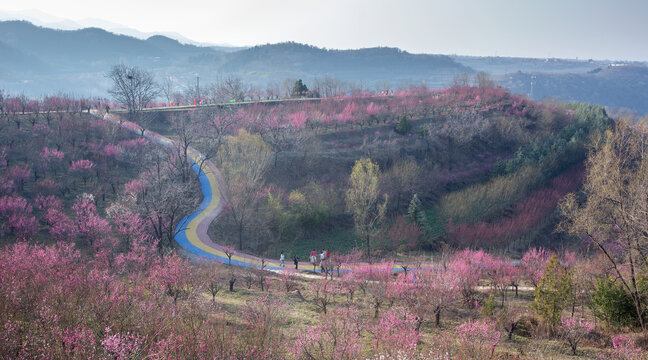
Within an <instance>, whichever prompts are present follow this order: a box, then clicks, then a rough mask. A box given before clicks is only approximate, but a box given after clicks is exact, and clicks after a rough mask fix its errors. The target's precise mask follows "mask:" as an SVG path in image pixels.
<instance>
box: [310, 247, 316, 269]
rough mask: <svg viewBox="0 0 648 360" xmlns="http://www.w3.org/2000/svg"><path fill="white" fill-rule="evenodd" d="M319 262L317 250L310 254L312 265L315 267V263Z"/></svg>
mask: <svg viewBox="0 0 648 360" xmlns="http://www.w3.org/2000/svg"><path fill="white" fill-rule="evenodd" d="M316 261H317V252H316V251H315V250H313V251H311V254H310V263H311V265H313V267H315V262H316Z"/></svg>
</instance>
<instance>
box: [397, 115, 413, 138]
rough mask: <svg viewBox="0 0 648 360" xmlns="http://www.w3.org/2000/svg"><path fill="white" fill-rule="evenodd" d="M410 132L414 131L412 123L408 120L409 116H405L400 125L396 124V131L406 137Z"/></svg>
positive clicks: (399, 122)
mask: <svg viewBox="0 0 648 360" xmlns="http://www.w3.org/2000/svg"><path fill="white" fill-rule="evenodd" d="M410 130H412V123H410V122H409V120H407V116H405V115H403V116H402V117H401V118H400V120H399V121H398V124H396V127H395V128H394V131H395V132H396V133H397V134H400V135H405V134H407V133H409V132H410Z"/></svg>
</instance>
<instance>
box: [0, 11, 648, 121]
mask: <svg viewBox="0 0 648 360" xmlns="http://www.w3.org/2000/svg"><path fill="white" fill-rule="evenodd" d="M0 15H1V14H0ZM70 26H72V25H70ZM0 34H2V36H0V88H3V89H5V90H7V91H9V92H10V93H18V92H23V93H25V94H26V95H29V96H39V95H43V94H47V93H53V92H66V93H72V94H78V95H91V96H106V95H107V89H108V88H109V86H110V83H109V81H108V79H107V78H106V77H105V74H106V72H107V71H108V70H109V69H110V67H111V66H112V65H114V64H118V63H125V64H128V65H135V66H140V67H142V68H146V69H148V70H151V71H153V72H154V73H155V75H156V76H157V77H158V78H159V79H162V78H165V77H169V78H171V79H173V80H174V82H175V83H176V87H177V88H178V89H179V90H181V89H182V88H185V87H187V86H190V85H189V84H194V83H195V78H196V76H199V77H200V81H201V83H209V82H211V81H215V80H216V79H218V78H222V77H224V76H228V75H235V76H237V77H240V78H241V79H242V80H243V81H244V82H246V83H249V84H252V85H256V86H258V87H260V88H264V86H266V85H268V84H269V83H280V82H281V81H283V80H284V79H285V78H301V79H303V80H304V82H305V83H306V84H307V85H308V84H309V83H312V81H313V80H314V79H315V78H317V77H324V76H331V77H334V78H338V79H341V80H344V81H347V82H350V83H355V84H357V85H359V86H364V87H368V88H374V87H376V86H381V87H384V86H386V84H389V85H390V86H391V87H392V88H393V87H401V86H408V85H415V84H425V85H427V86H428V87H432V88H442V87H446V86H449V85H451V84H452V80H453V78H454V77H455V76H456V75H457V74H461V73H475V72H477V71H485V72H489V73H491V74H492V75H493V76H494V79H495V80H496V81H497V82H498V83H499V84H500V85H502V86H504V87H506V88H508V89H510V90H512V91H514V92H517V93H522V94H526V95H529V96H532V97H533V98H535V99H543V98H546V97H552V98H556V99H559V100H570V101H571V100H578V101H589V102H594V103H599V104H603V105H607V106H612V107H617V108H628V109H631V110H634V111H637V112H641V113H644V112H648V101H646V100H647V97H648V68H647V67H646V64H645V63H611V62H610V61H595V60H575V59H529V58H510V57H475V56H447V55H431V54H412V53H408V52H406V51H402V50H399V49H397V48H385V47H379V48H367V49H358V50H333V49H323V48H318V47H314V46H310V45H304V44H298V43H293V42H286V43H279V44H266V45H257V46H253V47H248V48H233V47H227V46H211V45H208V46H205V45H199V44H196V43H193V44H192V43H188V42H190V41H183V42H180V41H178V39H177V38H176V39H174V38H171V37H169V36H165V35H152V36H149V37H147V38H138V37H134V36H128V35H122V34H115V33H112V32H109V31H106V30H104V29H101V28H96V27H95V28H92V27H91V28H83V29H76V30H57V29H52V28H47V27H41V26H37V25H34V24H32V23H30V22H27V21H16V20H13V21H0ZM180 39H181V38H180ZM532 83H533V84H532ZM379 84H380V85H379Z"/></svg>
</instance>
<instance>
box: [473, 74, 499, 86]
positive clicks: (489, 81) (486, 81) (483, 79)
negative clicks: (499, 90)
mask: <svg viewBox="0 0 648 360" xmlns="http://www.w3.org/2000/svg"><path fill="white" fill-rule="evenodd" d="M474 83H475V85H476V86H479V87H480V88H483V87H495V81H494V80H493V78H492V77H491V75H490V74H489V73H487V72H485V71H480V72H478V73H477V74H475V80H474Z"/></svg>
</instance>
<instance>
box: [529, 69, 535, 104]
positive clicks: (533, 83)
mask: <svg viewBox="0 0 648 360" xmlns="http://www.w3.org/2000/svg"><path fill="white" fill-rule="evenodd" d="M535 79H536V76H535V75H531V93H529V99H531V100H533V85H535Z"/></svg>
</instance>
